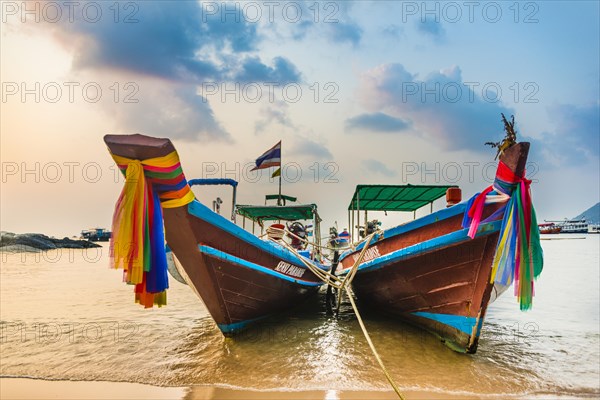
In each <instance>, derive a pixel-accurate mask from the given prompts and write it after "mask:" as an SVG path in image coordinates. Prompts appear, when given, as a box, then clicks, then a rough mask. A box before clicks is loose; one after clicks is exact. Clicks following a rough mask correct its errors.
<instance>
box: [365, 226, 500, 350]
mask: <svg viewBox="0 0 600 400" xmlns="http://www.w3.org/2000/svg"><path fill="white" fill-rule="evenodd" d="M488 228H489V232H490V233H488V232H485V234H482V235H480V236H477V237H476V238H475V239H473V240H471V239H470V238H468V237H467V236H466V232H462V233H463V235H460V237H459V236H457V235H454V236H455V237H454V238H447V237H446V238H442V239H440V240H436V239H433V240H431V241H425V242H422V243H420V244H418V245H416V246H412V247H416V248H413V249H411V246H409V247H408V249H405V251H404V252H402V254H398V255H396V256H394V257H393V259H391V260H390V261H389V262H387V263H378V264H374V265H373V267H372V268H365V270H364V271H361V272H360V273H359V274H358V275H357V276H356V278H355V279H354V282H353V289H354V292H355V293H356V295H357V296H358V298H359V299H361V301H362V302H363V303H367V305H369V306H370V307H371V308H374V309H377V310H381V311H383V312H385V313H388V314H393V315H395V316H398V317H400V318H401V319H404V320H406V321H408V322H411V323H413V324H415V325H418V326H420V327H423V328H425V329H426V330H428V331H430V332H432V333H434V334H436V335H437V336H439V337H440V338H441V340H442V341H443V342H444V343H445V344H446V345H447V346H449V347H450V348H452V349H453V350H455V351H459V352H467V353H474V352H475V351H476V349H477V339H478V337H479V333H480V329H481V323H482V322H483V317H484V315H485V311H486V308H487V304H488V301H489V299H490V293H491V289H492V287H493V285H490V284H489V278H490V272H491V263H492V259H493V257H494V253H495V249H496V243H497V240H498V228H499V224H498V223H496V224H491V225H490V226H489V227H488ZM450 236H452V235H450ZM486 266H487V267H486Z"/></svg>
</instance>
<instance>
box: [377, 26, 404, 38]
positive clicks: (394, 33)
mask: <svg viewBox="0 0 600 400" xmlns="http://www.w3.org/2000/svg"><path fill="white" fill-rule="evenodd" d="M381 32H382V33H383V34H384V35H387V36H391V37H392V38H394V39H400V38H401V37H403V36H404V28H403V27H401V26H399V25H396V24H391V25H387V26H386V27H384V28H383V29H382V30H381Z"/></svg>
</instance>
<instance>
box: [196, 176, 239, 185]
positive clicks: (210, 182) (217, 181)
mask: <svg viewBox="0 0 600 400" xmlns="http://www.w3.org/2000/svg"><path fill="white" fill-rule="evenodd" d="M188 185H190V186H194V185H231V186H233V187H236V186H237V185H238V183H237V181H234V180H233V179H229V178H223V179H221V178H216V179H210V178H205V179H190V180H189V181H188Z"/></svg>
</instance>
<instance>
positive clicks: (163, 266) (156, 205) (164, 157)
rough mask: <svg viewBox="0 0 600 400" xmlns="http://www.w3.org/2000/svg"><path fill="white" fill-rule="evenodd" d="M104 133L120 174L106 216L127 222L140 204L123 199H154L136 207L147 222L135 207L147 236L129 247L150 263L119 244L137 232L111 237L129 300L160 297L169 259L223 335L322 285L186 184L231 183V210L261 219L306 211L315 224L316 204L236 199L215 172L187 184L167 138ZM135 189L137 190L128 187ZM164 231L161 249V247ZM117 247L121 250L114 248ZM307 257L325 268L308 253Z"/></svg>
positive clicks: (291, 256) (297, 258)
mask: <svg viewBox="0 0 600 400" xmlns="http://www.w3.org/2000/svg"><path fill="white" fill-rule="evenodd" d="M104 141H105V143H106V144H107V146H108V148H109V150H110V152H111V154H112V156H113V158H114V160H115V162H116V163H117V164H118V166H119V168H120V169H121V170H122V171H126V176H127V181H126V184H125V188H124V192H123V193H124V195H125V197H123V195H122V197H121V198H120V199H119V202H118V203H117V206H118V207H117V209H116V211H115V221H114V222H113V223H114V224H117V225H119V224H120V225H121V226H125V227H126V228H128V229H129V225H131V224H134V223H135V221H133V222H132V221H131V220H132V219H134V218H135V216H136V212H138V211H136V210H142V208H141V207H142V205H140V206H139V207H140V208H137V207H138V206H137V205H134V206H133V209H134V212H129V211H127V210H126V209H125V208H124V207H126V206H127V205H128V204H130V203H128V201H130V200H131V199H136V198H137V199H140V200H141V199H144V201H146V199H148V198H149V199H154V201H152V200H151V201H149V202H147V203H149V204H146V206H144V207H146V208H145V211H143V212H145V213H146V215H147V216H148V215H150V216H152V215H154V216H158V217H157V218H156V219H154V220H152V219H151V218H150V217H146V221H147V222H145V223H144V222H143V221H144V220H143V212H142V211H139V212H138V213H142V219H141V220H140V221H141V222H140V223H141V224H143V225H144V226H146V225H149V226H150V228H149V229H148V230H149V231H148V230H147V231H146V233H145V236H146V237H150V238H151V240H150V241H149V242H147V241H145V242H144V247H143V249H142V248H141V247H140V250H135V249H134V250H135V251H137V254H139V253H140V252H141V253H144V254H145V253H146V251H147V252H148V254H149V255H150V256H151V257H152V260H151V262H150V261H149V262H148V264H151V265H150V267H149V268H146V259H144V260H143V261H139V262H138V264H139V265H141V266H143V268H142V270H143V273H142V271H140V270H139V268H140V267H139V266H138V265H137V264H136V263H135V262H133V263H132V262H131V261H130V258H131V257H132V256H135V254H133V253H132V252H128V251H127V250H128V249H126V250H125V251H123V250H122V248H123V247H124V246H125V247H126V246H131V245H130V243H132V242H136V240H137V239H135V238H134V240H131V239H128V238H127V237H124V238H123V239H121V238H120V237H113V243H112V244H113V257H114V260H115V264H116V266H120V265H123V266H124V267H125V268H126V270H127V282H128V283H134V284H136V289H135V292H136V301H137V302H140V303H141V304H142V305H144V306H145V307H152V305H153V304H157V305H159V306H161V305H164V304H166V292H165V290H166V288H167V287H168V284H167V273H166V271H167V268H170V269H171V270H173V267H175V268H176V269H177V273H176V274H175V278H176V279H178V280H183V281H184V282H186V283H187V284H188V286H190V288H192V289H193V291H194V292H195V293H196V294H197V295H198V297H199V298H200V299H201V300H202V302H203V303H204V304H205V306H206V308H207V309H208V311H209V313H210V314H211V316H212V318H213V319H214V321H215V322H216V323H217V326H218V327H219V329H220V330H221V332H222V333H223V334H225V335H231V334H233V333H235V332H237V331H239V330H241V329H243V328H245V327H246V326H248V325H250V324H252V323H255V322H256V321H259V320H261V319H263V318H265V317H267V316H270V315H272V314H275V313H278V312H282V311H285V310H289V309H290V308H292V307H295V306H296V305H298V304H299V303H300V302H302V301H303V300H304V299H306V298H307V297H308V296H310V295H312V294H315V293H316V292H317V291H318V289H319V287H321V286H322V285H323V282H322V281H321V280H320V279H319V278H318V277H317V276H316V275H315V274H313V272H311V271H310V270H309V269H308V268H307V267H306V265H305V263H304V262H303V260H302V257H303V256H302V255H297V254H295V253H293V252H291V251H290V250H288V249H286V248H285V247H283V246H282V245H281V244H279V243H275V242H274V241H271V240H263V239H261V238H259V237H257V236H255V235H253V234H252V233H250V232H248V231H246V230H244V229H243V228H242V227H240V226H238V225H236V224H235V223H234V222H233V221H231V220H229V219H227V218H224V217H223V216H221V215H219V214H218V213H217V212H215V211H213V210H211V209H210V208H208V207H206V206H205V205H203V204H202V203H200V202H199V201H197V200H196V199H195V196H194V194H193V192H192V191H191V189H190V184H200V185H206V184H229V185H231V186H232V187H233V188H234V200H233V210H236V209H237V210H238V212H240V213H241V214H242V215H243V216H244V217H245V219H244V220H246V219H248V218H249V219H251V220H252V221H253V222H256V221H258V222H260V223H261V226H262V222H263V221H272V220H287V221H294V220H297V219H304V218H306V219H309V218H314V220H315V221H316V223H317V224H318V222H320V219H319V217H318V214H317V211H316V206H314V205H301V206H272V207H269V206H258V207H248V206H246V207H241V206H240V207H236V205H235V188H236V187H237V182H235V181H233V180H231V179H224V180H218V179H216V180H192V181H190V182H189V184H188V181H187V180H186V178H185V175H184V173H183V171H182V169H181V165H180V163H179V156H178V155H177V152H176V150H175V147H174V146H173V144H172V143H171V141H170V140H169V139H159V138H153V137H149V136H143V135H139V134H135V135H106V136H105V137H104ZM138 182H141V183H142V185H141V188H139V189H136V188H135V187H134V186H135V185H137V183H138ZM135 190H137V192H135V193H134V191H135ZM128 199H129V200H128ZM134 203H135V202H134ZM139 203H140V204H141V203H142V202H141V201H139ZM119 205H122V206H123V208H119ZM231 219H233V220H235V213H232V218H231ZM163 223H164V234H165V236H164V238H163V236H162V235H163V230H162V227H163ZM127 224H129V225H127ZM152 226H154V228H152ZM253 226H254V224H253ZM134 228H135V227H134ZM134 231H135V229H134ZM125 233H127V232H125ZM134 233H135V232H134ZM120 234H121V233H119V235H120ZM116 235H117V233H115V236H116ZM139 235H140V236H137V237H143V236H144V230H143V229H142V231H141V233H139ZM165 238H166V242H167V245H168V251H167V253H168V254H165V249H164V241H165V240H164V239H165ZM136 245H137V243H136ZM161 247H162V248H161ZM146 249H148V250H146ZM120 251H121V252H124V254H119V252H120ZM161 252H162V256H161ZM167 255H168V258H167V257H166V256H167ZM307 256H308V255H307ZM162 260H164V261H162ZM134 261H135V260H134ZM311 262H312V263H313V264H315V265H319V267H320V268H322V269H324V270H327V269H328V268H326V267H324V266H322V265H320V264H319V263H318V261H316V260H311ZM168 264H170V265H168ZM155 265H157V266H158V267H159V270H158V271H155V270H154V269H153V268H154V266H155ZM147 269H148V271H146V270H147ZM135 274H137V275H135ZM153 274H154V275H153ZM132 275H135V276H132ZM177 275H179V276H177Z"/></svg>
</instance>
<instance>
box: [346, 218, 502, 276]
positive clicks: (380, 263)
mask: <svg viewBox="0 0 600 400" xmlns="http://www.w3.org/2000/svg"><path fill="white" fill-rule="evenodd" d="M501 225H502V221H494V222H488V223H485V224H481V225H479V228H478V229H477V233H476V235H475V237H480V236H484V235H489V234H491V233H494V232H498V231H499V230H500V226H501ZM468 233H469V229H461V230H460V231H455V232H452V233H448V234H446V235H442V236H438V237H436V238H433V239H430V240H427V241H425V242H421V243H417V244H414V245H412V246H408V247H405V248H403V249H399V250H396V251H393V252H391V253H388V254H386V255H383V256H381V257H377V258H374V259H373V260H370V261H367V262H365V263H362V264H361V265H360V267H358V272H365V271H372V270H376V269H379V268H382V267H385V266H386V265H389V264H393V263H396V262H398V261H400V260H401V259H406V258H409V257H415V256H418V255H419V254H421V253H425V252H427V251H431V250H439V249H442V248H444V247H448V246H451V245H453V244H457V243H460V242H466V241H469V240H471V238H470V237H469V236H468ZM346 273H348V270H345V271H344V272H342V273H340V275H345V274H346Z"/></svg>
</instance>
